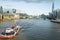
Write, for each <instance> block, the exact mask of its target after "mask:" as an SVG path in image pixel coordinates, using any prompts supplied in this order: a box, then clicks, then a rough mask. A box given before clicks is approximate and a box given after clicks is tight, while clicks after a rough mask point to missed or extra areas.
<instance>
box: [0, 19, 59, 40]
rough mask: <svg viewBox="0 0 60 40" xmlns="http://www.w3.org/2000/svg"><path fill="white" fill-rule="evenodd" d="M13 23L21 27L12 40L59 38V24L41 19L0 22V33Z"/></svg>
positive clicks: (53, 39) (57, 39)
mask: <svg viewBox="0 0 60 40" xmlns="http://www.w3.org/2000/svg"><path fill="white" fill-rule="evenodd" d="M13 24H18V25H21V29H20V32H19V34H18V35H17V36H16V37H15V38H14V39H12V40H60V24H58V23H52V22H50V20H43V19H20V20H15V21H6V22H0V33H1V32H2V31H3V30H4V29H6V28H7V27H10V26H11V25H13ZM2 40H6V39H2Z"/></svg>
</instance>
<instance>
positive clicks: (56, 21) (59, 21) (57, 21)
mask: <svg viewBox="0 0 60 40" xmlns="http://www.w3.org/2000/svg"><path fill="white" fill-rule="evenodd" d="M51 22H54V23H60V20H51Z"/></svg>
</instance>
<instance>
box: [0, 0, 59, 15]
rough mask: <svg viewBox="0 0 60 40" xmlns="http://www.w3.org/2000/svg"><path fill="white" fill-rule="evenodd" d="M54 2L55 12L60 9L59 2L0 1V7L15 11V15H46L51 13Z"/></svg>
mask: <svg viewBox="0 0 60 40" xmlns="http://www.w3.org/2000/svg"><path fill="white" fill-rule="evenodd" d="M53 1H54V4H55V5H54V7H55V10H56V9H59V8H60V5H59V4H60V0H43V2H41V0H40V1H38V0H35V1H34V0H33V1H32V0H26V1H22V0H0V6H2V7H3V8H4V9H16V10H17V13H27V14H28V15H41V14H45V15H48V13H49V12H51V11H52V2H53Z"/></svg>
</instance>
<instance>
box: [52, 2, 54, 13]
mask: <svg viewBox="0 0 60 40" xmlns="http://www.w3.org/2000/svg"><path fill="white" fill-rule="evenodd" d="M53 11H54V2H52V12H53Z"/></svg>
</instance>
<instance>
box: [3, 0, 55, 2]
mask: <svg viewBox="0 0 60 40" xmlns="http://www.w3.org/2000/svg"><path fill="white" fill-rule="evenodd" d="M3 1H25V2H37V3H38V2H52V1H55V0H3Z"/></svg>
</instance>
